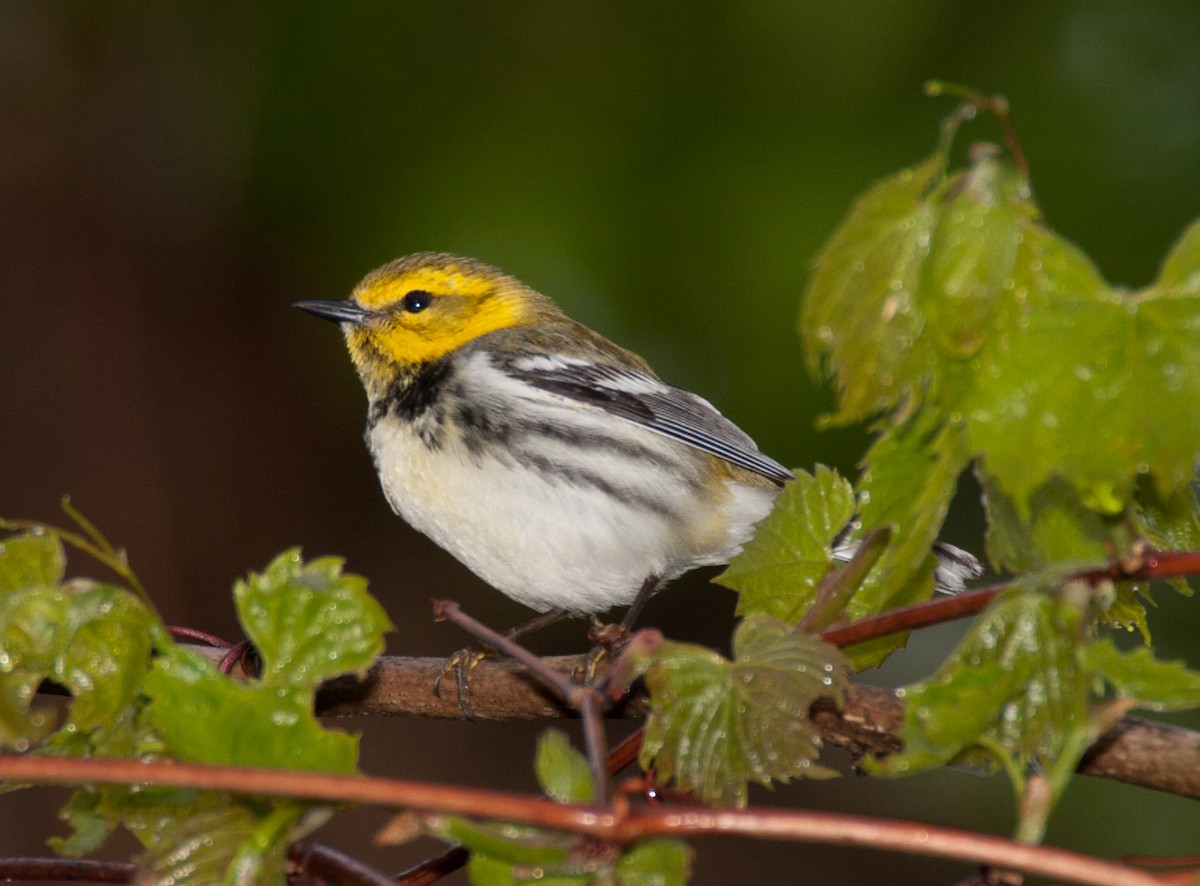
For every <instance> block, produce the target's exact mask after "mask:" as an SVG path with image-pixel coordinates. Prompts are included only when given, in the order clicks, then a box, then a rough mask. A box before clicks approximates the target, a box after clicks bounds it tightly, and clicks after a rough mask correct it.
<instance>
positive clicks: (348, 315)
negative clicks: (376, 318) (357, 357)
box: [293, 301, 371, 323]
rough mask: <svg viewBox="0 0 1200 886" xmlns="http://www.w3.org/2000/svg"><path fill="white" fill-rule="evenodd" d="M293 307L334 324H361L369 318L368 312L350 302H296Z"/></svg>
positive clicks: (369, 313)
mask: <svg viewBox="0 0 1200 886" xmlns="http://www.w3.org/2000/svg"><path fill="white" fill-rule="evenodd" d="M293 307H297V308H299V309H300V310H302V311H308V312H309V313H310V314H316V315H317V316H318V317H323V318H324V319H326V320H332V321H333V322H334V323H362V322H363V321H364V320H366V319H367V318H368V317H370V316H371V312H370V311H368V310H367V309H366V308H361V307H359V306H358V305H356V304H355V303H354V302H352V301H298V302H296V304H295V305H293Z"/></svg>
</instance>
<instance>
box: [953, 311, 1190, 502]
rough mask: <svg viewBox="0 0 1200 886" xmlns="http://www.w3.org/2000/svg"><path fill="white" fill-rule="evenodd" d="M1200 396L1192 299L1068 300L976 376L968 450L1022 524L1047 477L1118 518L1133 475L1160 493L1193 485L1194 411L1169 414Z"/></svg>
mask: <svg viewBox="0 0 1200 886" xmlns="http://www.w3.org/2000/svg"><path fill="white" fill-rule="evenodd" d="M1197 397H1200V295H1163V294H1161V293H1156V292H1153V291H1151V292H1147V293H1144V294H1142V295H1138V296H1128V295H1123V294H1117V293H1111V292H1103V293H1099V294H1097V293H1090V294H1077V293H1064V294H1060V295H1058V296H1057V297H1056V298H1054V299H1053V300H1051V301H1048V302H1046V303H1045V304H1044V306H1043V307H1042V309H1040V310H1038V311H1035V312H1031V314H1030V316H1029V325H1028V327H1027V328H1026V329H1025V330H1024V332H1023V334H1021V335H1020V336H1017V337H1014V339H1013V340H1012V341H1011V343H1010V347H1009V348H1008V350H1007V353H1006V354H1004V356H1003V358H1002V359H998V360H997V361H996V364H995V366H994V367H993V371H992V372H990V373H988V374H986V375H985V376H983V377H981V379H980V382H979V385H978V387H977V389H976V390H975V391H974V393H973V394H972V395H971V397H970V398H969V406H968V408H967V416H968V424H969V427H970V434H971V445H972V448H973V449H974V450H976V451H978V452H981V453H982V454H983V456H984V459H985V464H986V468H987V471H988V473H989V474H991V475H992V476H993V477H995V479H996V481H997V483H998V484H999V485H1000V486H1002V487H1003V489H1004V490H1005V492H1006V493H1007V494H1008V495H1009V496H1010V497H1011V498H1012V499H1013V502H1014V504H1015V506H1016V508H1017V512H1018V514H1019V515H1020V516H1021V517H1022V518H1023V519H1025V518H1027V515H1028V511H1029V507H1030V505H1029V501H1030V498H1031V496H1032V495H1033V493H1034V492H1035V491H1036V490H1037V489H1038V488H1039V487H1041V486H1042V485H1043V484H1044V483H1045V482H1046V481H1047V480H1048V479H1050V478H1051V477H1052V476H1055V475H1058V476H1062V477H1063V478H1064V479H1066V480H1067V481H1068V482H1069V483H1070V484H1071V485H1072V486H1073V487H1074V488H1075V489H1076V490H1077V491H1078V493H1079V495H1080V497H1081V498H1082V500H1083V502H1084V504H1085V505H1086V506H1087V507H1088V508H1090V509H1091V510H1094V511H1097V512H1098V513H1101V514H1117V513H1120V512H1121V511H1122V510H1123V509H1124V508H1125V507H1127V506H1128V504H1129V503H1130V500H1131V496H1132V491H1133V487H1134V480H1135V478H1136V477H1137V476H1138V475H1139V474H1143V473H1147V472H1149V473H1150V474H1152V476H1153V477H1154V479H1155V481H1156V482H1157V484H1158V486H1159V488H1160V489H1161V490H1164V491H1166V492H1168V493H1169V491H1170V490H1174V489H1177V488H1179V487H1181V486H1183V485H1184V484H1186V483H1187V482H1188V481H1189V480H1190V479H1191V477H1192V474H1193V471H1194V468H1195V462H1196V453H1197V448H1198V447H1197V442H1196V441H1197V440H1200V412H1197V411H1196V410H1191V409H1178V408H1176V407H1177V406H1178V404H1179V403H1190V402H1195V401H1196V398H1197ZM1150 429H1153V433H1150V432H1149V431H1150Z"/></svg>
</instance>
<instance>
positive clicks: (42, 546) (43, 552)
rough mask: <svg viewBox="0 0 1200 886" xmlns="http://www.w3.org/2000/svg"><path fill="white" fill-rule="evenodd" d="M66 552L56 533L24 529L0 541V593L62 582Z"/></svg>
mask: <svg viewBox="0 0 1200 886" xmlns="http://www.w3.org/2000/svg"><path fill="white" fill-rule="evenodd" d="M65 570H66V554H64V553H63V546H62V542H61V541H59V538H58V536H57V535H54V534H53V533H50V532H26V533H22V534H20V535H13V536H10V537H9V538H6V539H4V540H3V541H0V594H4V593H6V592H8V591H19V590H24V589H26V588H56V587H58V586H59V585H60V584H62V580H63V575H64V573H65Z"/></svg>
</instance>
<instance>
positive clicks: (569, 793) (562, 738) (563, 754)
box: [534, 729, 596, 803]
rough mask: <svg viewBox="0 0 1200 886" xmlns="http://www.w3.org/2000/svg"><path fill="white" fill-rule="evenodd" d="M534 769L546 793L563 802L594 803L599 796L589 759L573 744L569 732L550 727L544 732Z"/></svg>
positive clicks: (539, 742)
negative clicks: (593, 780) (593, 781)
mask: <svg viewBox="0 0 1200 886" xmlns="http://www.w3.org/2000/svg"><path fill="white" fill-rule="evenodd" d="M534 771H535V772H537V778H538V784H540V785H541V786H542V790H543V791H544V792H545V793H546V796H548V797H550V798H551V799H553V800H557V801H558V802H559V803H591V802H592V801H593V800H595V799H596V786H595V785H594V784H593V783H592V773H591V771H590V770H589V768H588V762H587V758H585V757H584V756H583V754H581V753H580V752H579V751H577V750H575V748H573V747H571V740H570V739H569V738H567V734H566V733H565V732H562V731H560V730H558V729H547V730H546V731H545V732H543V733H542V735H541V737H540V738H539V739H538V744H537V756H536V758H535V760H534Z"/></svg>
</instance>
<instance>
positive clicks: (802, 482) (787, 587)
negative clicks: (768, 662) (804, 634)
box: [714, 465, 855, 624]
mask: <svg viewBox="0 0 1200 886" xmlns="http://www.w3.org/2000/svg"><path fill="white" fill-rule="evenodd" d="M854 509H855V501H854V491H853V489H851V487H850V484H849V483H847V482H846V481H845V480H843V479H842V478H841V477H840V476H838V473H837V472H836V471H834V470H832V469H831V468H827V467H825V466H824V465H817V467H816V470H815V473H814V474H807V473H805V472H804V471H797V473H796V479H795V480H794V481H792V482H790V483H788V484H787V486H785V487H784V489H783V492H781V493H780V495H779V498H778V499H776V501H775V508H774V510H772V511H771V513H770V515H769V516H768V517H767V518H766V519H765V520H763V521H762V522H761V523H760V524H759V525H758V529H757V531H756V532H755V535H754V538H753V539H751V540H750V542H749V543H748V544H747V545H746V546H745V548H744V549H743V550H742V552H741V553H740V554H738V555H737V556H736V557H734V559H733V560H732V561H731V562H730V564H729V566H728V568H726V570H725V571H724V572H722V573H721V574H720V575H719V576H717V577H716V579H714V580H715V581H717V582H719V583H720V584H723V585H725V586H726V587H728V588H732V589H734V590H735V591H737V592H738V594H739V597H738V608H737V611H738V614H739V615H750V614H753V613H765V614H767V615H771V616H774V617H775V618H779V619H783V620H784V621H788V622H791V623H792V624H795V623H797V622H799V621H800V619H801V618H803V617H804V613H805V612H807V611H808V608H809V607H810V606H811V605H812V603H813V600H814V599H815V597H816V592H817V586H818V585H819V584H820V581H821V578H822V577H823V576H824V575H825V573H826V572H828V571H829V567H830V566H831V565H832V563H833V555H832V553H831V550H830V547H831V545H832V543H833V540H834V539H835V538H836V537H837V536H838V535H839V533H840V532H841V531H842V529H844V528H845V526H846V524H847V523H849V522H850V519H851V518H852V517H853V516H854Z"/></svg>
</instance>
